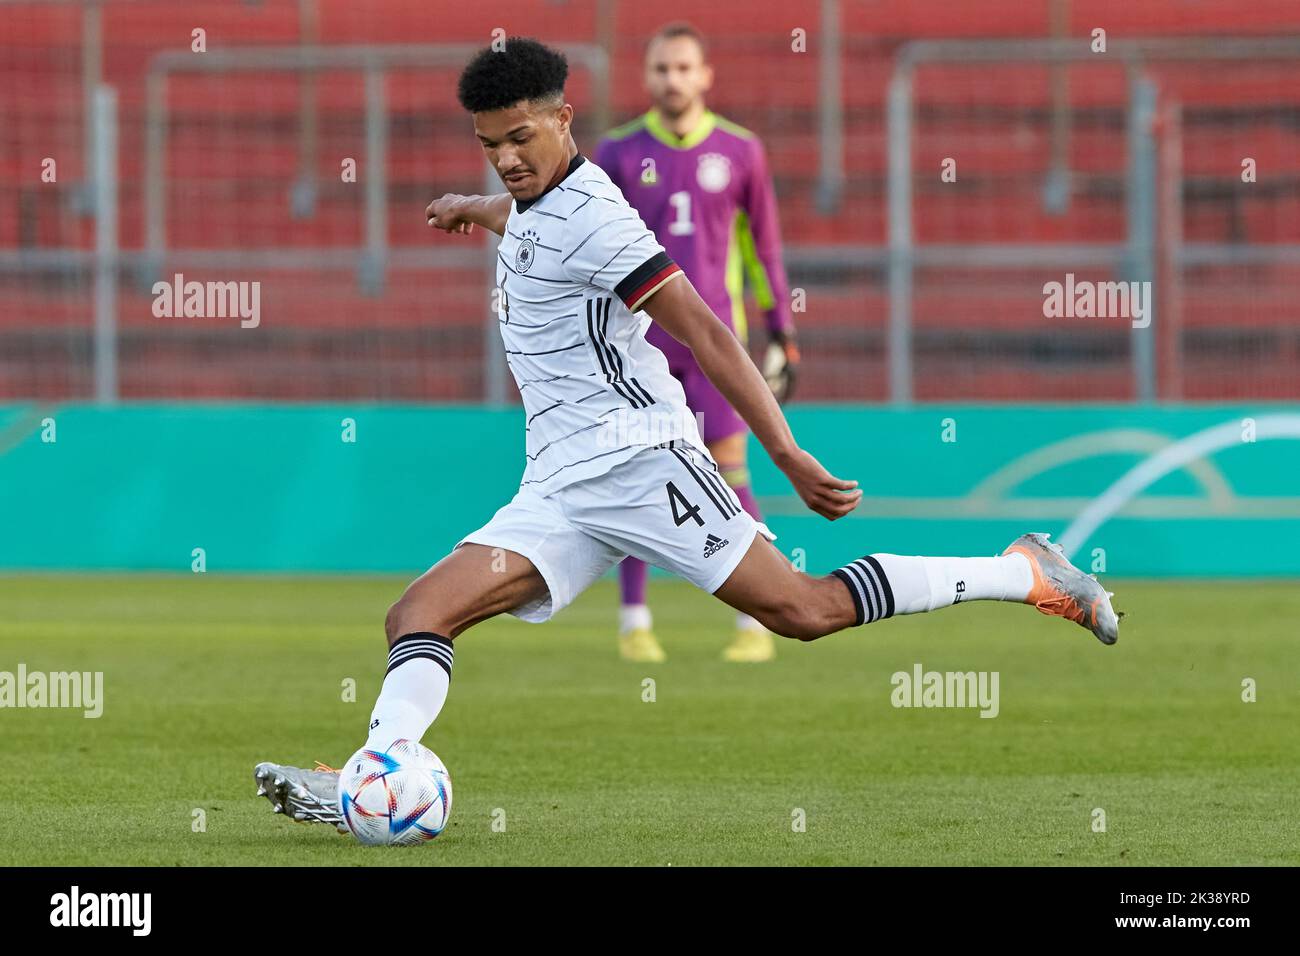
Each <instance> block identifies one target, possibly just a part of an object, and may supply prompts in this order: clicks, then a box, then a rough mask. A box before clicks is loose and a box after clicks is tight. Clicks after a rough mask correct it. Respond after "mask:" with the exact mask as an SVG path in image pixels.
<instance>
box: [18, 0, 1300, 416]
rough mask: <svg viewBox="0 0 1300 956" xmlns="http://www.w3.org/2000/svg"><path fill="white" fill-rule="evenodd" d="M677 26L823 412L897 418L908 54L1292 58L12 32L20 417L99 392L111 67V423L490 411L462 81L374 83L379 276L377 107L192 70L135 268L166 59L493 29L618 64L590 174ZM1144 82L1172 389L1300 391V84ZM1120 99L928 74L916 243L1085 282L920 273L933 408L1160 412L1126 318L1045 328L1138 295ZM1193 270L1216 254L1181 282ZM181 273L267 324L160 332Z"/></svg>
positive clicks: (898, 35)
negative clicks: (104, 142) (445, 202)
mask: <svg viewBox="0 0 1300 956" xmlns="http://www.w3.org/2000/svg"><path fill="white" fill-rule="evenodd" d="M828 10H830V11H831V12H832V13H833V15H834V17H835V18H836V19H837V20H838V29H837V30H836V31H834V33H835V35H836V36H838V37H839V38H840V40H839V43H838V49H839V61H838V62H839V75H838V82H837V84H836V87H837V89H838V98H839V102H838V104H837V105H838V114H837V118H836V122H837V123H838V124H839V125H838V126H837V131H838V133H839V135H840V137H841V142H842V148H841V149H840V150H838V151H837V156H836V157H835V159H836V163H837V164H838V166H839V168H840V169H841V170H842V178H841V179H840V180H839V181H838V182H834V183H828V181H827V179H826V168H827V167H826V164H825V160H826V156H825V155H824V144H825V142H826V141H825V139H824V135H825V126H824V125H823V124H824V122H825V120H826V114H825V112H824V110H823V109H822V107H823V106H825V103H824V95H823V90H824V87H823V86H822V83H823V76H822V74H821V72H820V70H821V60H820V56H821V54H822V53H824V52H826V39H825V37H826V34H825V31H823V29H822V26H821V24H822V23H823V17H825V16H827V15H828ZM678 17H686V18H689V19H690V20H692V22H694V23H695V24H696V25H697V26H699V27H700V28H701V29H702V30H703V31H704V32H705V33H706V35H708V36H709V37H710V41H711V44H712V48H711V54H712V56H711V58H712V60H713V63H714V65H715V67H716V69H717V76H718V80H717V84H716V87H715V90H714V93H713V95H712V96H711V98H710V105H711V106H712V107H713V108H714V109H715V110H717V111H718V112H720V113H722V114H724V115H726V116H728V117H729V118H731V119H732V120H734V121H736V122H738V123H741V124H742V125H745V126H748V127H750V128H751V129H753V130H755V131H756V132H757V133H758V134H759V135H760V136H762V138H763V139H764V142H765V144H766V146H767V149H768V152H769V155H770V159H771V167H772V170H773V173H774V175H775V177H776V186H777V193H778V196H779V197H780V200H781V216H782V224H783V233H784V238H785V243H786V258H787V262H788V264H789V267H790V273H791V283H792V285H793V286H796V287H799V288H802V289H805V290H806V292H807V300H806V305H807V307H806V311H805V312H803V313H802V314H800V315H797V316H796V318H797V319H798V321H799V323H800V327H801V335H802V339H803V345H804V355H805V362H806V365H805V369H804V373H805V374H804V375H803V378H802V381H801V387H800V392H799V395H798V399H799V400H800V401H883V400H886V399H888V398H889V397H890V389H889V376H890V368H889V361H888V328H889V315H890V295H889V283H888V272H889V270H888V266H889V257H888V244H887V243H888V236H889V188H888V166H889V141H888V139H889V138H888V135H887V130H888V126H887V99H888V93H889V89H890V83H891V79H892V78H893V77H894V75H895V69H896V66H897V63H896V57H897V55H898V53H899V50H900V49H901V48H902V47H903V46H904V45H905V44H907V43H909V42H911V41H916V40H925V39H937V38H951V37H959V38H963V39H993V38H1022V39H1044V38H1050V37H1052V36H1053V35H1055V36H1057V37H1069V38H1071V39H1073V40H1074V41H1076V42H1078V43H1080V44H1086V43H1087V38H1088V36H1089V33H1090V31H1091V30H1092V29H1094V28H1095V27H1102V28H1104V29H1106V31H1107V34H1108V39H1109V42H1111V43H1116V42H1120V41H1125V40H1128V41H1132V40H1134V39H1147V38H1160V37H1166V38H1170V37H1183V38H1187V37H1206V38H1221V37H1227V36H1232V37H1252V36H1254V37H1261V38H1269V37H1277V36H1279V35H1284V34H1286V35H1292V36H1296V35H1300V3H1295V2H1294V0H1256V2H1253V3H1249V4H1243V3H1241V2H1239V0H1201V2H1197V3H1188V2H1185V0H1144V2H1142V3H1132V2H1130V0H1073V2H1070V3H1065V2H1060V0H1016V2H1008V3H979V4H976V3H969V4H961V3H953V2H951V0H878V2H871V3H867V2H859V0H840V2H828V3H823V2H816V0H802V2H786V0H770V2H769V0H711V2H709V3H707V4H691V3H680V2H671V0H668V2H660V3H656V4H651V5H647V4H633V3H624V2H614V0H607V2H598V0H568V2H566V0H538V2H533V3H518V2H499V0H480V2H477V3H474V4H456V3H450V2H442V0H433V2H428V0H371V2H368V3H356V2H353V0H262V2H251V0H250V2H226V3H220V4H217V3H186V2H175V0H167V2H155V0H138V2H133V0H120V2H104V3H102V4H89V5H83V4H80V3H52V2H28V3H24V2H19V3H4V4H0V35H2V36H3V40H2V41H0V400H12V399H18V400H23V399H39V400H52V401H57V400H70V399H84V398H87V397H92V396H93V395H94V394H95V383H94V369H93V365H94V363H93V355H92V353H93V334H92V326H93V314H94V309H93V299H94V285H93V278H94V271H93V268H92V266H93V256H92V252H93V249H94V242H95V221H94V217H93V215H92V214H91V213H92V211H93V202H94V198H95V197H94V191H93V189H91V188H90V187H89V185H88V179H90V176H89V175H88V170H87V165H88V158H87V157H88V156H89V155H90V153H91V146H92V144H89V143H87V142H86V139H87V134H86V129H87V127H88V124H87V106H86V104H87V102H88V86H87V84H88V77H89V78H90V80H91V81H93V78H94V74H96V73H98V74H99V75H100V76H101V77H102V80H103V81H104V82H105V83H107V84H110V85H111V86H112V87H114V88H115V89H116V91H117V104H118V120H119V134H118V143H119V150H118V170H119V180H120V187H119V208H118V218H119V222H120V229H119V235H118V242H119V244H120V250H121V255H120V257H119V263H120V268H119V269H118V276H119V284H118V293H117V308H116V321H117V328H118V343H119V344H118V383H119V384H118V391H119V394H120V395H121V397H123V398H126V399H185V398H204V399H238V400H245V399H286V400H312V401H317V400H330V399H366V400H384V401H465V402H476V401H480V400H482V399H483V398H484V397H485V396H489V395H490V393H491V383H490V382H489V381H488V378H489V377H490V374H489V373H490V369H491V359H490V358H489V359H488V360H487V361H485V350H486V349H487V348H488V347H489V346H490V344H491V340H490V338H488V337H485V334H484V329H485V322H486V319H487V316H488V302H489V298H490V292H491V289H490V281H491V280H490V278H489V277H488V274H487V272H486V269H485V263H486V261H487V252H486V247H485V245H484V243H483V240H482V239H481V238H480V237H478V236H477V235H476V236H475V237H473V238H472V239H468V240H467V239H463V238H452V237H444V236H440V235H433V234H431V232H430V230H429V229H428V227H427V226H426V225H425V223H424V217H423V210H424V206H425V204H426V203H427V202H428V201H429V200H430V199H431V198H434V197H435V196H437V195H440V194H441V193H442V192H444V191H451V192H479V191H482V189H483V184H484V164H483V160H482V156H481V154H480V152H479V150H478V148H477V146H476V144H475V141H474V139H473V138H472V136H471V135H470V130H469V126H468V121H467V119H466V117H465V116H464V115H463V114H462V112H461V111H460V109H459V107H458V106H457V104H456V101H455V97H454V82H455V76H456V73H457V69H456V68H455V67H454V66H445V67H425V66H419V67H413V66H399V67H393V68H391V69H388V70H386V71H385V83H384V87H383V91H382V92H383V102H384V107H385V122H384V127H383V128H384V132H385V134H386V137H385V138H386V162H385V164H384V165H385V170H386V175H387V181H386V184H385V187H384V195H383V204H384V210H383V230H384V235H385V239H386V242H385V252H384V255H385V256H386V259H385V264H386V269H385V270H384V273H383V274H382V275H380V276H376V275H375V274H373V273H367V268H366V267H367V261H366V259H365V255H364V250H365V248H366V244H367V210H366V206H365V180H366V177H367V175H368V174H369V170H367V168H366V162H367V125H366V105H367V100H366V83H365V76H364V70H361V69H358V68H355V67H334V66H331V67H327V68H321V69H319V70H317V71H314V72H312V73H303V72H301V71H299V72H293V71H255V72H247V73H239V74H234V73H230V72H227V71H211V72H178V73H175V74H173V75H171V76H170V77H169V79H168V83H167V99H166V104H165V111H164V114H163V115H164V116H165V127H166V146H165V154H164V155H163V156H162V157H161V159H162V164H161V165H162V169H163V174H162V176H163V178H162V189H163V190H164V199H165V209H166V218H165V223H164V225H165V233H166V244H165V247H164V254H163V257H162V259H161V261H152V260H150V259H149V257H147V256H146V255H144V253H145V251H146V223H145V199H146V186H145V180H146V168H147V162H148V158H149V157H148V146H147V129H146V126H147V124H146V107H147V102H146V101H147V90H146V76H147V74H148V72H149V70H150V64H151V62H154V58H155V57H156V56H157V55H159V54H162V53H165V52H166V51H181V52H187V51H188V50H189V44H190V36H191V30H192V29H194V28H195V27H202V28H204V29H205V30H206V35H207V36H206V39H207V48H208V50H209V51H210V52H215V51H229V50H232V49H239V50H246V49H250V48H257V47H286V46H296V45H300V44H306V45H311V44H315V43H318V44H321V45H325V46H330V47H339V46H344V45H358V44H411V43H420V44H473V45H481V44H483V43H485V42H487V41H488V40H489V39H490V31H491V30H492V29H493V28H495V27H504V28H505V29H506V30H508V31H509V32H510V33H511V34H517V35H533V36H537V37H538V38H540V39H543V40H545V41H548V42H555V43H568V44H590V45H594V46H596V47H599V48H603V49H605V50H606V51H607V52H608V56H609V65H610V76H609V82H608V85H605V84H603V83H601V82H600V81H599V79H598V78H597V79H593V76H592V74H591V73H590V72H589V71H586V70H582V69H575V71H574V76H573V82H572V84H571V87H570V91H569V92H570V99H571V100H572V101H573V102H574V104H575V106H576V107H577V109H578V126H577V130H576V135H577V139H578V142H579V146H580V148H582V149H583V150H584V151H585V152H590V150H591V148H592V147H593V146H594V145H595V142H596V140H597V139H598V137H599V136H600V134H601V133H602V132H603V129H604V128H605V127H606V125H613V124H615V123H617V122H621V121H623V120H625V119H627V118H628V117H630V116H633V115H635V114H638V113H640V112H642V111H643V110H644V109H645V101H644V97H643V94H642V92H641V87H640V71H641V57H642V52H643V46H644V40H645V37H646V36H648V35H649V34H650V33H651V32H652V31H653V30H654V29H655V28H656V27H658V26H660V25H661V24H662V23H664V22H666V21H668V20H670V19H675V18H678ZM1054 18H1055V19H1054ZM797 28H798V29H804V30H806V31H807V36H808V52H807V53H806V54H799V53H794V52H792V51H791V31H792V30H794V29H797ZM96 38H97V40H98V42H95V40H96ZM96 50H101V51H102V55H100V54H97V53H96V52H95V51H96ZM192 55H193V56H200V54H192ZM97 60H98V66H97V65H96V61H97ZM1142 69H1143V75H1144V76H1145V77H1148V78H1149V79H1150V80H1151V82H1152V83H1153V85H1154V88H1155V89H1156V91H1157V97H1158V102H1157V122H1156V125H1155V128H1154V129H1153V131H1152V132H1153V136H1154V141H1155V142H1156V144H1157V146H1158V149H1159V162H1160V167H1159V168H1160V176H1159V177H1158V179H1157V182H1158V183H1159V184H1160V185H1159V190H1160V196H1159V197H1158V199H1157V200H1155V201H1154V207H1155V209H1156V215H1157V216H1158V219H1159V222H1158V224H1157V225H1158V232H1159V235H1160V237H1161V242H1160V248H1158V249H1157V250H1156V258H1157V260H1158V262H1159V263H1160V268H1159V270H1158V274H1156V275H1152V276H1151V278H1152V279H1153V280H1154V281H1156V283H1157V296H1158V301H1159V303H1160V306H1161V309H1162V311H1161V313H1160V317H1159V319H1158V320H1157V332H1158V334H1159V336H1160V338H1159V342H1160V344H1159V354H1158V357H1157V358H1158V364H1157V375H1156V379H1155V381H1154V382H1153V383H1152V389H1153V394H1154V396H1155V397H1158V398H1162V399H1197V400H1209V399H1255V398H1258V399H1295V398H1300V296H1298V295H1297V294H1296V290H1297V288H1300V58H1294V57H1293V58H1288V57H1277V58H1274V59H1268V58H1260V59H1249V60H1244V61H1235V62H1217V61H1211V60H1204V61H1196V60H1186V59H1182V60H1178V61H1169V62H1164V61H1162V62H1158V63H1157V62H1152V63H1147V64H1144V66H1143V68H1142ZM1129 79H1130V78H1129V77H1128V76H1127V75H1126V73H1125V71H1124V69H1123V67H1122V66H1121V65H1120V64H1119V63H1118V62H1117V61H1116V62H1114V63H1111V62H1110V61H1105V60H1100V59H1099V61H1098V62H1097V63H1095V64H1094V63H1075V64H1071V65H1069V66H1065V65H1060V66H1052V65H1043V64H1030V63H1024V62H1006V63H984V64H978V65H972V64H970V63H927V64H922V65H921V66H919V67H918V68H917V71H916V75H915V83H914V97H915V99H914V103H915V118H914V125H913V137H912V143H911V163H912V165H911V170H910V173H911V180H912V191H913V202H912V207H911V208H912V228H913V233H914V237H915V241H916V243H917V245H918V248H921V247H924V246H927V245H928V246H935V247H949V246H951V247H967V246H969V247H972V248H974V247H979V248H981V249H985V250H987V249H989V248H990V247H994V246H997V245H999V244H1004V245H1005V246H1006V247H1007V249H1009V250H1015V249H1017V248H1021V247H1025V246H1030V245H1032V246H1039V247H1043V248H1045V249H1049V248H1055V249H1057V250H1059V251H1060V252H1061V255H1060V257H1059V261H1053V262H1052V263H1050V264H1045V263H1040V262H1029V261H1026V262H1017V261H1014V253H1013V261H1010V262H1005V261H1004V262H1002V263H1000V264H998V265H996V266H990V265H988V264H986V263H982V262H973V261H972V262H967V261H965V259H964V258H963V257H956V258H954V260H953V261H951V262H947V261H944V259H943V257H942V256H940V257H937V258H935V257H931V258H927V259H925V260H924V261H922V262H918V264H917V267H916V269H915V273H914V279H915V288H914V292H913V297H912V302H911V310H910V316H909V318H910V327H911V333H912V337H911V341H912V348H913V351H912V353H911V360H912V388H911V394H912V396H913V397H915V398H916V399H918V400H940V399H942V400H949V399H951V400H974V401H979V400H990V401H1010V400H1079V401H1094V402H1095V401H1109V400H1117V401H1129V400H1134V399H1135V398H1138V397H1140V395H1141V388H1140V384H1139V383H1135V377H1134V375H1133V372H1132V368H1133V356H1132V354H1131V349H1132V343H1133V335H1132V332H1131V331H1130V329H1129V328H1128V326H1127V323H1125V322H1122V321H1120V322H1115V321H1112V322H1109V323H1107V322H1102V321H1100V320H1082V319H1080V320H1062V319H1058V320H1048V319H1045V318H1044V317H1043V314H1042V291H1041V290H1042V285H1043V283H1044V282H1048V281H1053V280H1056V281H1060V280H1061V279H1063V276H1064V273H1066V272H1067V271H1070V272H1076V273H1077V274H1079V275H1080V276H1081V277H1084V276H1091V277H1095V278H1108V277H1109V278H1115V277H1118V275H1117V270H1118V269H1119V266H1118V264H1117V263H1112V262H1111V261H1110V260H1111V259H1117V258H1118V253H1117V252H1116V250H1119V252H1122V249H1123V246H1124V243H1125V242H1126V241H1127V239H1128V236H1129V228H1130V223H1129V211H1128V200H1129V191H1130V189H1131V188H1132V183H1131V176H1130V162H1129V155H1128V154H1129V148H1130V146H1129V136H1128V132H1127V130H1128V111H1129V106H1130V103H1129V97H1130V86H1129ZM1062 91H1063V92H1062ZM1062 96H1063V98H1061V97H1062ZM313 104H314V109H313V108H312V105H313ZM1062 106H1064V107H1065V109H1062V108H1061V107H1062ZM46 157H52V158H54V159H56V160H57V164H58V166H57V169H58V179H57V182H56V183H43V182H42V181H41V179H40V170H41V163H42V161H43V159H45V158H46ZM343 157H353V158H355V159H356V160H357V163H358V167H359V177H358V180H359V181H358V182H357V183H355V184H352V183H344V182H342V181H341V180H340V175H339V170H340V161H341V159H342V158H343ZM946 157H953V158H955V159H956V160H957V171H958V179H957V182H956V183H943V182H941V181H940V177H939V169H940V163H941V162H942V160H943V159H944V158H946ZM1244 157H1252V158H1254V159H1255V161H1256V162H1257V164H1258V170H1259V174H1258V182H1255V183H1250V184H1246V183H1243V182H1242V179H1241V163H1242V160H1243V158H1244ZM155 158H157V157H155ZM1054 176H1055V177H1058V178H1057V179H1054V178H1053V177H1054ZM1062 177H1063V178H1062ZM1171 183H1172V184H1173V185H1172V186H1170V184H1171ZM1054 190H1055V191H1054ZM1193 247H1198V248H1203V249H1205V250H1209V251H1207V252H1206V253H1205V255H1203V256H1202V257H1201V258H1199V259H1198V258H1196V257H1190V258H1188V257H1186V255H1185V253H1186V250H1188V249H1192V248H1193ZM1089 248H1097V249H1101V250H1102V253H1103V258H1104V259H1106V261H1105V263H1104V264H1103V265H1100V266H1099V265H1098V264H1097V263H1095V262H1093V261H1091V260H1089V259H1088V258H1087V256H1082V255H1076V250H1084V251H1085V252H1086V251H1087V249H1089ZM1107 257H1109V258H1107ZM1075 261H1078V266H1077V267H1073V266H1072V263H1073V262H1075ZM175 271H183V272H184V274H185V277H186V279H188V280H199V281H203V280H207V279H219V280H232V279H233V280H238V281H253V280H259V281H261V283H262V314H263V320H262V325H261V327H260V328H259V329H257V330H256V331H251V330H241V329H240V328H239V327H238V323H237V322H234V323H224V324H223V323H221V322H219V321H214V320H211V319H157V318H154V316H153V315H152V313H151V308H150V306H151V302H152V294H151V292H150V282H151V281H152V280H153V279H155V278H160V277H161V278H170V276H171V275H172V273H173V272H175ZM754 344H755V345H757V343H754ZM485 369H486V370H488V371H486V372H485ZM512 393H513V388H510V389H508V390H507V394H510V396H511V400H513V395H512Z"/></svg>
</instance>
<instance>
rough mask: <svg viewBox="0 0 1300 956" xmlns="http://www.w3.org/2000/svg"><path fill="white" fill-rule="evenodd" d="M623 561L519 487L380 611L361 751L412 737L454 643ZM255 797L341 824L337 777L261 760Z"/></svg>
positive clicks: (567, 595) (438, 704)
mask: <svg viewBox="0 0 1300 956" xmlns="http://www.w3.org/2000/svg"><path fill="white" fill-rule="evenodd" d="M622 556H623V552H621V551H618V550H617V549H616V548H614V547H611V546H610V545H608V544H606V543H604V542H601V541H598V540H596V539H595V538H593V537H591V536H590V535H588V534H586V533H585V532H583V531H582V530H581V529H579V528H577V527H575V526H574V525H573V524H572V523H570V522H569V521H568V519H567V518H566V516H565V514H564V512H563V510H562V509H561V508H560V506H559V504H558V503H557V502H556V501H555V500H553V499H549V498H543V497H541V496H539V495H537V494H533V493H530V492H527V491H524V490H521V491H520V492H519V493H518V494H517V495H515V497H514V499H512V500H511V502H510V503H509V504H507V505H506V506H505V507H504V508H501V509H500V510H499V511H498V512H497V513H496V514H495V515H494V516H493V517H492V520H491V521H489V522H488V523H487V524H486V525H484V526H483V527H482V528H480V529H479V530H478V531H475V532H474V533H472V534H470V535H468V536H466V537H465V538H464V539H462V540H461V542H460V543H459V544H458V545H457V546H456V548H455V549H454V550H453V551H452V553H451V554H449V555H448V556H447V557H445V558H443V559H442V560H441V561H439V562H438V563H437V564H435V565H434V566H433V567H432V568H430V569H429V570H428V571H426V572H425V573H424V574H422V575H420V577H419V578H417V579H416V580H415V581H413V582H412V583H411V584H410V585H409V586H408V587H407V588H406V591H405V592H404V593H403V594H402V596H401V597H400V598H399V599H398V601H397V602H396V603H395V604H393V606H392V607H391V608H389V610H388V615H387V618H386V620H385V622H384V631H385V634H386V636H387V639H388V670H387V672H386V674H385V675H384V683H383V687H382V688H381V690H380V692H379V699H378V700H377V701H376V702H375V706H374V709H373V710H372V711H371V714H370V726H369V736H368V737H367V739H366V742H365V747H366V748H368V749H372V750H376V751H379V752H381V753H382V752H383V751H386V750H387V749H388V748H389V747H391V746H392V744H393V743H394V742H395V741H398V740H403V739H406V740H416V741H418V740H420V739H421V738H422V737H423V736H424V734H425V732H426V731H427V730H428V729H429V727H430V725H431V724H432V723H433V721H434V719H435V718H436V717H437V716H438V713H439V711H441V710H442V705H443V703H444V702H445V701H446V699H447V691H448V689H449V687H450V684H451V670H452V661H453V656H454V653H453V640H455V639H456V638H457V636H458V635H460V634H461V633H462V632H463V631H464V630H465V629H466V628H468V627H471V626H473V625H474V624H477V623H478V622H479V621H483V620H486V619H488V618H490V617H492V616H494V615H496V614H500V613H502V612H503V611H508V612H510V613H511V614H514V615H515V616H516V617H519V618H521V619H523V620H525V621H530V622H534V623H539V622H542V621H546V620H548V619H549V618H551V617H552V616H553V615H554V614H555V613H556V612H557V611H559V610H560V609H561V608H563V607H564V606H565V605H567V604H568V603H569V602H570V601H572V600H573V599H574V598H575V597H576V596H577V595H579V594H581V593H582V591H583V590H584V589H585V588H586V587H587V586H588V585H590V584H591V582H593V581H595V580H596V579H597V578H599V577H600V576H601V575H602V574H604V573H605V572H606V571H608V570H609V569H610V568H611V567H613V566H614V564H615V563H616V562H617V561H618V560H619V558H621V557H622ZM255 775H256V777H257V782H258V792H259V793H260V794H262V795H263V796H266V797H267V798H268V799H270V800H271V802H272V804H274V805H275V806H276V812H278V813H284V814H286V815H287V816H289V817H290V818H291V819H295V820H301V821H304V822H315V823H330V824H333V825H334V826H336V827H342V826H343V821H342V812H341V810H340V809H339V806H338V772H337V771H333V770H330V769H329V768H323V769H322V770H320V771H307V770H299V769H297V768H295V767H285V766H281V765H279V764H269V763H268V764H259V765H258V766H257V768H256V770H255Z"/></svg>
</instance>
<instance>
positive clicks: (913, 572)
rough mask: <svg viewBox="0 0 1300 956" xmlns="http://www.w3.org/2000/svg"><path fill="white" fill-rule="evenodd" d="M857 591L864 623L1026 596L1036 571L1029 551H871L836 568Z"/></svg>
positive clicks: (851, 590)
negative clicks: (937, 554)
mask: <svg viewBox="0 0 1300 956" xmlns="http://www.w3.org/2000/svg"><path fill="white" fill-rule="evenodd" d="M832 573H833V574H834V575H835V576H836V577H838V578H839V579H840V580H841V581H843V582H844V584H845V586H847V587H848V589H849V594H850V595H852V597H853V607H854V609H855V610H856V611H857V614H858V621H857V623H858V624H869V623H871V622H872V621H879V620H881V619H882V618H886V617H889V616H891V615H893V614H919V613H922V612H924V611H933V610H936V609H937V608H941V607H950V606H952V605H953V604H959V603H961V602H963V601H1024V600H1025V598H1027V597H1028V596H1029V592H1030V590H1031V589H1032V588H1033V586H1034V572H1033V570H1032V569H1031V568H1030V566H1029V559H1028V558H1026V557H1025V556H1024V555H1023V554H1018V553H1012V554H1004V555H1001V556H999V557H996V558H930V557H921V556H915V555H901V554H871V555H867V556H866V557H863V558H859V559H858V560H857V561H854V562H852V563H850V564H847V565H845V566H844V567H842V568H840V569H838V570H836V571H833V572H832Z"/></svg>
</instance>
